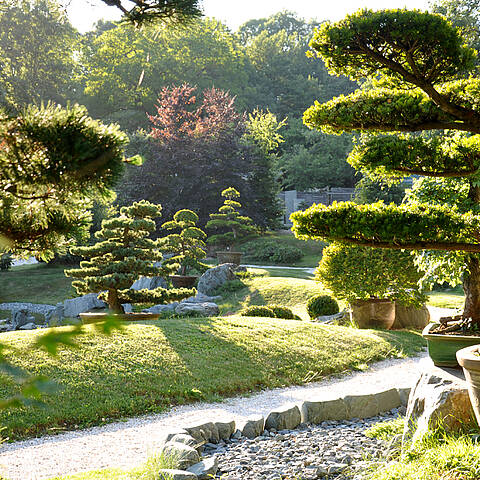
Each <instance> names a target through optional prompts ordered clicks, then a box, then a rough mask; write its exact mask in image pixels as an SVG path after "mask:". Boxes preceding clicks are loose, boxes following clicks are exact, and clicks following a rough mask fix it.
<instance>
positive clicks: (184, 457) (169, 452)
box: [162, 441, 200, 470]
mask: <svg viewBox="0 0 480 480" xmlns="http://www.w3.org/2000/svg"><path fill="white" fill-rule="evenodd" d="M162 452H163V454H164V455H166V456H172V457H173V458H174V459H175V460H176V461H177V463H178V468H179V469H180V470H185V469H187V468H188V467H191V466H192V465H195V464H196V463H198V462H200V455H199V454H198V452H197V451H196V450H195V449H194V448H193V447H190V446H189V445H184V444H183V443H177V442H171V441H170V442H167V443H166V444H165V445H164V446H163V448H162Z"/></svg>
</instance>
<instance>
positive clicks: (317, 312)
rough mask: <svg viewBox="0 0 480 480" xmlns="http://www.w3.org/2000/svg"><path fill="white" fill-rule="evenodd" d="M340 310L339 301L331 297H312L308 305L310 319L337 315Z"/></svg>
mask: <svg viewBox="0 0 480 480" xmlns="http://www.w3.org/2000/svg"><path fill="white" fill-rule="evenodd" d="M339 310H340V309H339V308H338V303H337V301H336V300H335V299H334V298H332V297H330V296H329V295H317V296H315V297H312V298H311V299H310V300H309V301H308V303H307V312H308V314H309V315H310V318H317V317H320V316H323V315H335V314H336V313H338V312H339Z"/></svg>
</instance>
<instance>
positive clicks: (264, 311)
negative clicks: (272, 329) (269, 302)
mask: <svg viewBox="0 0 480 480" xmlns="http://www.w3.org/2000/svg"><path fill="white" fill-rule="evenodd" d="M240 315H241V316H242V317H271V318H275V313H274V312H273V310H272V309H271V308H269V307H264V306H262V305H251V306H250V307H246V308H245V309H244V310H242V312H241V313H240Z"/></svg>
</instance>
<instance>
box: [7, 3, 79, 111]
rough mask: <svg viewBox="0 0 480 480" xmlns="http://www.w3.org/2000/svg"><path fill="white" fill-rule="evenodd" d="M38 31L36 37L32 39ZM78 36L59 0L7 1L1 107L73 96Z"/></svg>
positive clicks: (60, 100) (63, 101)
mask: <svg viewBox="0 0 480 480" xmlns="http://www.w3.org/2000/svg"><path fill="white" fill-rule="evenodd" d="M26 32H35V35H26ZM76 48H77V34H76V32H75V30H74V28H73V27H72V26H71V25H70V23H69V22H68V19H67V17H66V14H65V11H64V9H63V8H62V6H61V5H60V4H59V2H58V1H56V0H52V1H45V0H31V1H17V0H4V1H3V2H2V4H1V5H0V64H1V66H2V67H1V71H0V105H1V106H4V107H8V108H12V109H13V110H18V109H20V110H21V109H22V108H23V107H25V106H26V105H27V104H29V103H36V104H40V102H45V103H46V102H48V101H53V102H56V103H61V104H65V102H66V100H67V99H69V98H71V95H72V93H73V92H72V90H73V87H74V85H73V84H72V77H73V75H74V71H75V68H76V67H75V61H74V52H75V50H76Z"/></svg>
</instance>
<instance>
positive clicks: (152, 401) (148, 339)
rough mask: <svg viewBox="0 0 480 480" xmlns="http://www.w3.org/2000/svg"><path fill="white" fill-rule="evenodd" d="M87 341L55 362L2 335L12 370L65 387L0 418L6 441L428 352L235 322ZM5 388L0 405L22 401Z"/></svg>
mask: <svg viewBox="0 0 480 480" xmlns="http://www.w3.org/2000/svg"><path fill="white" fill-rule="evenodd" d="M287 293H288V292H287ZM68 328H71V327H61V329H68ZM86 331H87V333H86V334H84V335H82V336H81V337H79V339H78V341H79V348H77V349H63V350H61V351H60V353H59V355H58V356H57V357H54V358H52V357H49V356H48V355H47V354H46V353H44V352H43V351H39V350H38V349H35V348H33V342H34V340H35V339H36V337H37V336H38V335H41V334H42V332H40V331H25V332H20V331H19V332H9V333H5V334H3V335H2V343H3V344H4V345H6V346H7V347H10V348H11V349H12V351H11V352H10V353H8V358H9V359H11V361H12V363H14V364H15V365H17V366H20V367H22V368H24V369H27V370H29V371H30V372H32V373H34V374H42V375H47V376H48V377H50V378H51V379H53V380H56V381H57V383H58V384H59V386H60V391H59V392H57V393H53V394H52V395H51V396H49V397H47V399H46V406H45V408H33V407H22V408H20V409H16V410H10V411H8V412H7V411H2V412H0V424H1V425H2V426H4V427H6V430H5V431H4V432H3V434H4V436H5V437H9V438H10V439H11V440H13V439H19V438H22V437H29V436H35V435H40V434H45V433H56V432H58V431H62V430H67V429H77V428H83V427H87V426H90V425H98V424H102V423H107V422H110V421H112V420H114V419H118V418H122V417H131V416H134V415H139V414H145V413H151V412H161V411H164V410H166V409H168V408H169V407H171V406H172V405H177V404H185V403H189V402H193V401H196V400H200V399H201V400H208V401H213V400H219V399H221V398H224V397H229V396H233V395H236V394H239V393H246V392H251V391H255V390H259V389H262V388H272V387H279V386H284V385H292V384H303V383H305V382H307V381H314V380H318V379H320V378H322V377H324V376H325V375H328V374H332V373H338V372H342V371H345V370H348V369H364V368H365V365H366V364H368V363H370V362H373V361H376V360H380V359H383V358H386V357H395V356H402V355H411V354H414V353H415V352H417V351H419V350H420V349H421V348H422V347H423V346H424V341H423V339H422V337H421V336H420V335H419V334H417V333H411V332H406V331H399V332H385V331H374V330H356V329H351V328H346V327H334V326H322V325H317V324H313V323H307V322H302V321H295V320H273V319H261V318H242V317H237V316H231V317H227V318H185V319H165V320H158V321H151V322H145V323H143V322H142V323H140V322H136V323H129V324H126V325H125V327H124V330H123V331H121V332H115V333H113V334H112V335H111V336H103V335H101V334H99V333H98V332H96V331H95V330H94V329H93V328H92V327H87V329H86ZM2 382H3V383H1V384H0V397H6V396H10V395H12V394H14V393H15V392H16V390H15V388H14V387H13V386H12V385H11V384H9V383H5V380H2Z"/></svg>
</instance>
